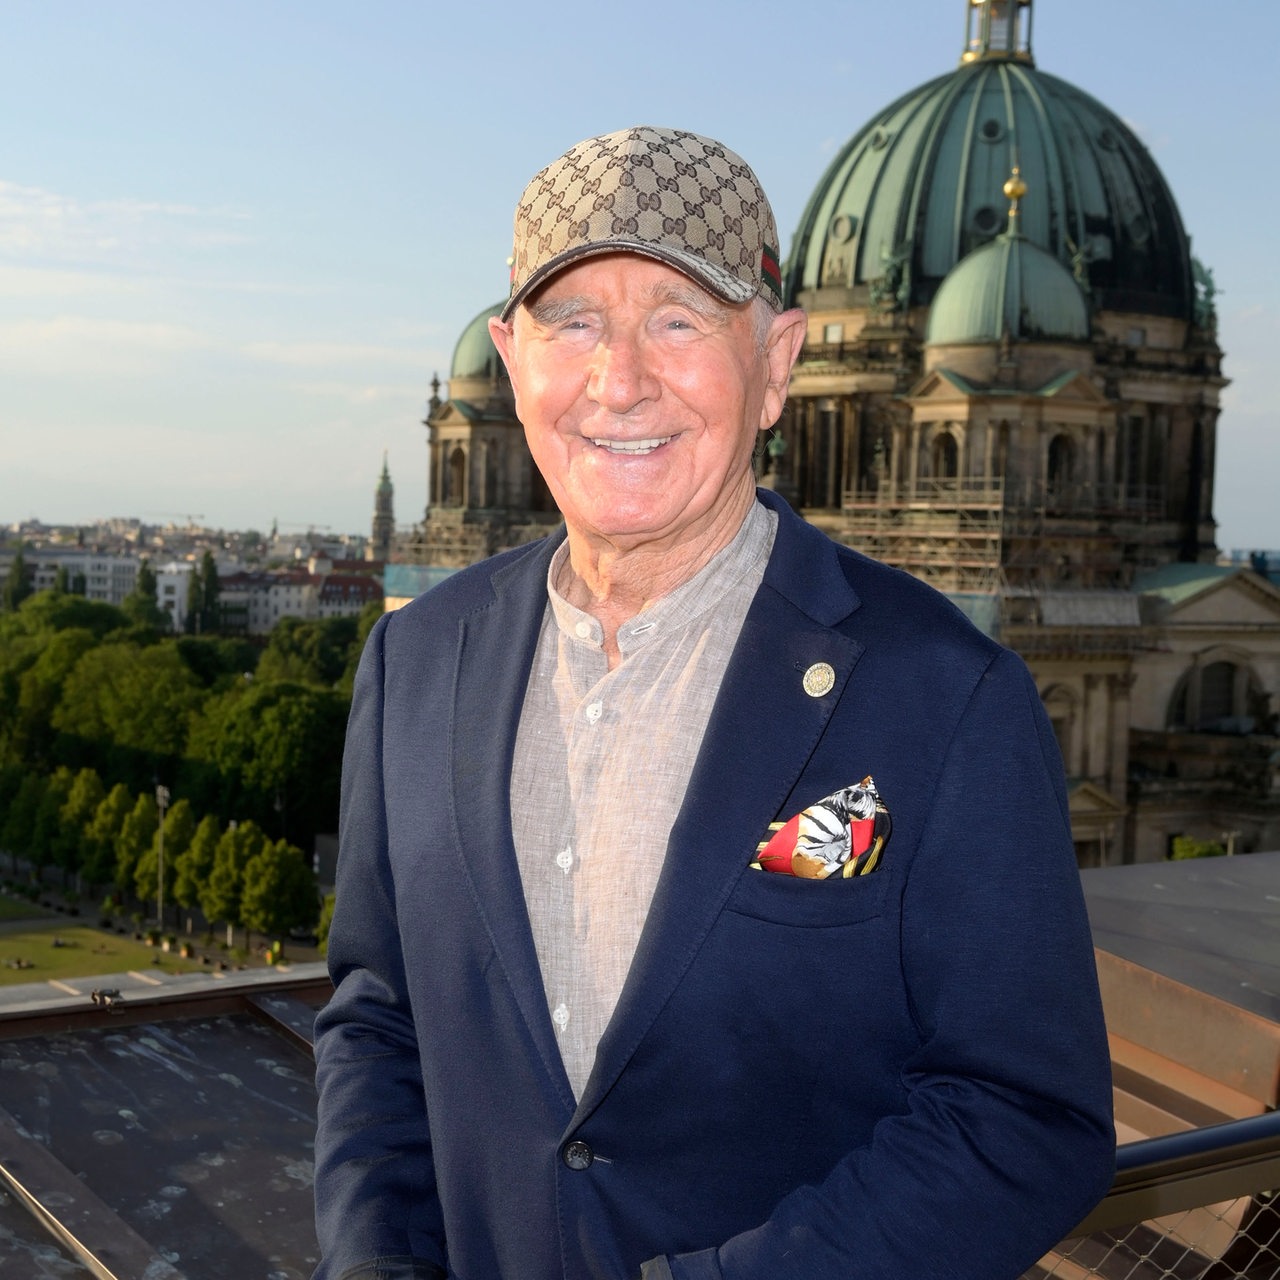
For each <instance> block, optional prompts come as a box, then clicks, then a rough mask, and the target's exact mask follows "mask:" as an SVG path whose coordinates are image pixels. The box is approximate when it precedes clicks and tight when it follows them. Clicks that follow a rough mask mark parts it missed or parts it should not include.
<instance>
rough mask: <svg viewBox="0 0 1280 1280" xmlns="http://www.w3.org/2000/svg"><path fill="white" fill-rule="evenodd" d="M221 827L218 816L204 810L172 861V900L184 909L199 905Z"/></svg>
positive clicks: (188, 927)
mask: <svg viewBox="0 0 1280 1280" xmlns="http://www.w3.org/2000/svg"><path fill="white" fill-rule="evenodd" d="M221 836H222V828H221V827H220V826H219V825H218V819H217V818H215V817H214V816H213V814H211V813H206V814H205V816H204V817H203V818H201V819H200V822H199V825H198V826H197V827H196V829H195V832H194V833H193V834H192V837H191V841H190V843H189V844H188V845H187V847H186V848H185V849H184V850H183V851H182V853H180V854H179V855H178V857H177V858H176V859H175V860H174V866H173V900H174V901H175V902H176V903H177V904H178V905H179V906H180V907H185V908H186V909H187V910H188V911H190V910H191V908H192V907H197V906H199V905H200V891H201V889H202V888H203V887H204V885H205V882H206V881H207V880H208V879H209V876H210V873H211V872H212V871H213V860H214V857H215V855H216V854H217V851H218V840H219V839H220V838H221ZM187 932H188V933H190V932H191V919H190V917H188V918H187Z"/></svg>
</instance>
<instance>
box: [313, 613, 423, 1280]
mask: <svg viewBox="0 0 1280 1280" xmlns="http://www.w3.org/2000/svg"><path fill="white" fill-rule="evenodd" d="M391 616H393V615H386V616H385V617H384V618H382V619H381V620H380V621H379V623H378V625H377V626H376V627H375V628H374V630H373V631H372V633H371V634H370V637H369V640H368V643H367V644H366V646H365V650H364V653H363V655H362V658H361V662H360V668H359V672H358V674H357V677H356V682H355V690H354V695H353V700H352V709H351V718H350V721H349V724H348V728H347V741H346V749H345V752H344V756H343V768H342V816H341V820H340V826H339V855H338V873H337V893H336V902H335V910H334V916H333V921H332V925H331V928H330V933H329V946H328V961H329V971H330V975H331V977H332V978H333V983H334V989H335V990H334V995H333V997H332V999H331V1000H330V1002H329V1003H328V1004H327V1005H326V1006H325V1008H324V1009H323V1010H322V1011H321V1012H320V1013H319V1015H318V1016H317V1018H316V1024H315V1055H316V1083H317V1087H318V1089H319V1112H318V1119H317V1133H316V1172H315V1204H316V1230H317V1237H318V1240H319V1244H320V1249H321V1254H322V1261H321V1263H320V1266H319V1268H318V1269H317V1271H316V1272H315V1280H338V1278H339V1277H341V1278H342V1280H366V1278H367V1280H374V1278H375V1277H376V1278H377V1280H392V1278H394V1280H435V1278H437V1277H438V1278H439V1280H444V1276H445V1274H446V1268H447V1262H446V1252H445V1242H444V1229H443V1226H442V1222H441V1214H440V1207H439V1200H438V1197H437V1194H436V1185H435V1172H434V1166H433V1163H432V1154H431V1144H430V1138H429V1134H428V1128H427V1116H426V1106H425V1101H424V1097H423V1085H422V1073H421V1068H420V1064H419V1056H418V1048H417V1041H416V1037H415V1034H414V1027H413V1019H412V1016H411V1013H410V1007H409V998H408V992H407V984H406V981H405V973H404V963H403V957H402V954H401V950H400V944H399V929H398V927H397V922H396V918H395V909H394V905H393V904H394V893H393V886H392V883H391V872H390V863H389V858H388V852H387V822H386V812H385V805H384V798H383V781H382V734H383V686H384V670H385V666H384V645H385V640H386V627H387V622H388V619H389V618H390V617H391Z"/></svg>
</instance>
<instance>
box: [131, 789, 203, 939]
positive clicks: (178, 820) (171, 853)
mask: <svg viewBox="0 0 1280 1280" xmlns="http://www.w3.org/2000/svg"><path fill="white" fill-rule="evenodd" d="M195 833H196V818H195V814H193V813H192V812H191V802H190V801H189V800H185V799H184V800H179V801H178V802H177V803H176V804H174V805H173V806H171V807H170V809H169V810H168V812H167V813H166V814H165V817H164V881H165V901H166V902H171V901H172V900H173V889H172V885H173V881H174V875H175V872H174V865H175V863H176V861H177V859H178V858H180V857H181V856H182V855H183V854H184V853H186V851H187V848H188V846H189V845H190V844H191V838H192V836H194V835H195ZM133 886H134V889H135V890H136V892H137V894H138V898H139V899H140V900H141V901H142V902H153V901H155V900H156V899H157V897H158V895H159V890H160V830H159V827H158V826H157V829H156V834H155V835H154V836H153V837H152V839H151V847H150V848H149V849H148V850H147V851H146V853H144V854H143V855H142V857H140V858H139V859H138V865H137V866H136V867H135V868H134V872H133ZM160 924H161V925H162V926H163V925H164V921H163V920H161V921H160Z"/></svg>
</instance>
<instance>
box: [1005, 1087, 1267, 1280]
mask: <svg viewBox="0 0 1280 1280" xmlns="http://www.w3.org/2000/svg"><path fill="white" fill-rule="evenodd" d="M1088 1276H1098V1277H1102V1278H1103V1280H1165V1278H1167V1280H1233V1278H1235V1277H1239V1280H1277V1278H1278V1277H1280V1111H1272V1112H1268V1113H1267V1114H1266V1115H1262V1116H1253V1117H1250V1118H1248V1119H1245V1120H1235V1121H1232V1122H1230V1123H1228V1124H1220V1125H1211V1126H1209V1127H1208V1128H1204V1129H1194V1130H1191V1131H1190V1132H1187V1133H1177V1134H1171V1135H1169V1136H1168V1137H1163V1138H1149V1139H1146V1140H1145V1141H1142V1142H1133V1143H1127V1144H1125V1145H1124V1146H1122V1147H1119V1148H1118V1149H1117V1151H1116V1177H1115V1181H1114V1182H1113V1183H1112V1187H1111V1190H1110V1192H1108V1194H1107V1197H1106V1199H1105V1200H1103V1201H1102V1203H1101V1204H1100V1205H1099V1206H1098V1207H1097V1208H1096V1209H1095V1210H1094V1211H1093V1212H1092V1213H1091V1214H1090V1215H1089V1216H1088V1217H1087V1218H1086V1219H1085V1220H1084V1222H1082V1223H1081V1224H1080V1226H1079V1228H1078V1230H1077V1232H1076V1234H1075V1235H1073V1236H1072V1237H1071V1238H1070V1239H1068V1240H1065V1241H1063V1243H1062V1244H1061V1245H1059V1246H1058V1248H1057V1250H1055V1252H1054V1253H1052V1254H1050V1255H1048V1256H1047V1257H1045V1258H1043V1259H1041V1261H1040V1263H1039V1265H1038V1266H1036V1267H1033V1268H1032V1270H1031V1271H1029V1272H1027V1274H1026V1277H1024V1280H1047V1278H1048V1277H1052V1278H1053V1280H1084V1277H1088Z"/></svg>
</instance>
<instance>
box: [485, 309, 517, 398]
mask: <svg viewBox="0 0 1280 1280" xmlns="http://www.w3.org/2000/svg"><path fill="white" fill-rule="evenodd" d="M489 337H491V338H492V339H493V345H494V346H495V347H497V348H498V354H499V355H500V356H501V357H502V363H503V364H505V365H506V366H507V377H508V378H510V379H511V389H512V391H515V390H516V362H515V342H516V335H515V317H514V316H513V317H512V318H511V319H510V320H499V319H498V317H497V316H490V317H489Z"/></svg>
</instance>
